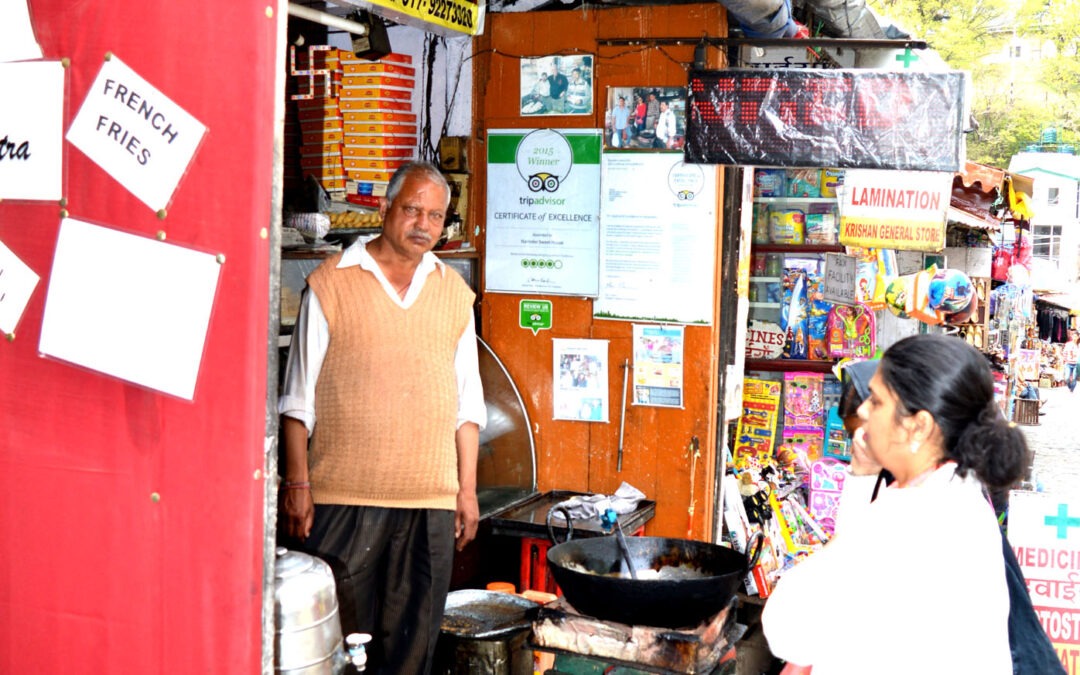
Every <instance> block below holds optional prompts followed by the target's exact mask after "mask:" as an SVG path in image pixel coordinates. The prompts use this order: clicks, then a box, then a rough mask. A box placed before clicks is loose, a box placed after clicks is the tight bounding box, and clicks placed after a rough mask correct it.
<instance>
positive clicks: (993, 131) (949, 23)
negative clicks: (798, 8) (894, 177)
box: [873, 0, 1080, 167]
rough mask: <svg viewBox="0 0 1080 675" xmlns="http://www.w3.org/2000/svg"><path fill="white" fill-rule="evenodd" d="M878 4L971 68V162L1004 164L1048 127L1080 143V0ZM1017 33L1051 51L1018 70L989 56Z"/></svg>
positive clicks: (951, 60)
mask: <svg viewBox="0 0 1080 675" xmlns="http://www.w3.org/2000/svg"><path fill="white" fill-rule="evenodd" d="M873 7H874V9H875V10H876V11H878V13H879V14H881V15H882V16H886V17H889V19H891V20H892V21H894V22H895V23H896V24H897V25H898V26H901V27H902V28H904V29H905V30H907V31H909V32H911V34H912V35H913V36H915V37H917V38H919V39H923V40H925V41H926V42H927V43H928V44H929V46H930V47H931V48H932V49H934V50H935V51H936V52H937V53H938V54H939V55H940V56H941V57H942V59H944V61H945V62H946V63H948V64H949V66H950V67H952V68H954V69H956V70H964V71H968V72H970V73H971V78H972V83H973V90H974V92H973V100H972V102H971V108H972V131H971V133H969V134H968V137H967V147H968V153H967V154H968V158H969V159H970V160H972V161H975V162H979V163H982V164H989V165H991V166H998V167H1006V166H1008V164H1009V159H1010V158H1011V157H1012V155H1014V154H1016V153H1018V152H1021V151H1023V150H1024V149H1025V148H1026V147H1027V146H1028V145H1030V144H1032V143H1037V142H1038V141H1039V138H1040V135H1041V133H1042V131H1043V129H1045V128H1047V127H1054V128H1056V129H1057V130H1058V137H1059V142H1061V143H1071V144H1074V145H1075V144H1076V142H1077V140H1080V114H1078V113H1077V112H1075V111H1074V107H1075V106H1076V101H1077V100H1080V56H1078V51H1077V45H1080V21H1077V20H1076V18H1075V17H1076V16H1077V15H1078V12H1080V0H1020V1H1019V2H1017V1H1014V0H948V1H946V0H878V2H877V4H874V5H873ZM1014 36H1017V37H1024V38H1029V39H1031V40H1034V41H1035V42H1034V43H1035V44H1039V45H1040V46H1041V47H1042V46H1046V45H1052V48H1045V49H1041V53H1042V58H1041V59H1039V60H1038V61H1035V62H1025V64H1024V67H1023V68H1022V69H1017V70H1015V71H1014V70H1012V68H1013V67H1014V66H1015V62H1014V63H1012V64H1010V62H1008V61H1007V60H1002V59H996V60H995V59H993V58H989V57H993V56H994V55H998V54H1003V53H1004V51H1005V47H1006V45H1008V44H1009V43H1010V41H1011V40H1013V38H1014ZM1078 150H1080V148H1078Z"/></svg>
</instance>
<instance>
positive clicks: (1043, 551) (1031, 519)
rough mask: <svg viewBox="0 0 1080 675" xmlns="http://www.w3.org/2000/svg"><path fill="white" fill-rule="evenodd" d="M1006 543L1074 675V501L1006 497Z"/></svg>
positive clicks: (1079, 658) (1078, 624)
mask: <svg viewBox="0 0 1080 675" xmlns="http://www.w3.org/2000/svg"><path fill="white" fill-rule="evenodd" d="M1009 544H1011V545H1012V547H1013V551H1014V552H1015V553H1016V560H1017V561H1018V562H1019V563H1020V568H1021V569H1022V570H1023V572H1024V579H1025V580H1026V581H1027V587H1028V593H1029V594H1030V595H1031V604H1032V605H1034V607H1035V612H1036V613H1037V614H1038V615H1039V621H1040V622H1041V623H1042V627H1043V629H1045V630H1046V634H1047V635H1049V636H1050V642H1052V643H1054V648H1055V649H1056V650H1057V652H1058V656H1059V657H1060V658H1061V663H1062V664H1063V665H1064V666H1065V671H1066V672H1067V673H1069V675H1078V674H1080V500H1077V499H1068V498H1063V497H1058V496H1055V495H1051V494H1045V493H1041V492H1013V493H1011V495H1010V497H1009Z"/></svg>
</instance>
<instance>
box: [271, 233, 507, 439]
mask: <svg viewBox="0 0 1080 675" xmlns="http://www.w3.org/2000/svg"><path fill="white" fill-rule="evenodd" d="M357 265H359V266H360V267H361V268H362V269H365V270H368V271H369V272H371V273H372V274H374V275H375V278H376V279H378V280H379V284H380V285H381V286H382V288H383V290H384V291H386V294H387V295H388V296H389V297H390V299H392V300H393V301H394V302H396V303H397V304H398V306H400V307H402V308H404V309H408V308H409V307H411V306H412V305H413V303H415V302H416V299H417V298H418V297H420V291H421V290H423V288H424V281H425V280H426V279H427V277H428V275H429V274H431V273H432V272H433V271H435V270H438V271H439V273H440V274H446V269H447V268H446V265H445V264H444V263H443V262H442V261H441V260H439V258H438V256H436V255H435V254H434V253H430V252H429V253H425V254H424V257H423V258H422V259H421V260H420V264H419V265H418V266H417V268H416V271H415V272H414V273H413V278H412V283H411V284H410V285H409V290H408V292H407V293H406V294H405V297H404V298H401V297H400V296H399V295H398V294H397V292H396V291H395V290H394V287H393V286H392V285H391V284H390V282H389V280H387V278H386V275H384V274H383V272H382V269H381V268H380V267H379V264H378V263H377V262H375V259H374V258H372V257H371V254H370V253H368V252H367V248H366V246H365V242H363V241H358V242H356V243H355V244H353V245H351V246H349V247H348V248H346V249H345V251H344V253H342V255H341V260H339V261H338V265H337V268H338V269H343V268H346V267H353V266H357ZM454 274H456V272H454ZM329 344H330V326H329V324H328V323H327V321H326V315H325V314H323V310H322V305H320V304H319V298H318V297H317V296H316V295H315V294H314V293H312V292H310V291H308V292H305V293H304V297H303V299H302V300H301V302H300V313H299V314H298V315H297V317H296V325H295V326H294V328H293V334H292V344H291V345H290V347H289V359H288V361H287V362H286V364H285V386H284V388H283V391H282V394H281V396H280V398H278V413H279V414H282V415H286V416H288V417H293V418H296V419H298V420H300V421H302V422H303V423H304V426H306V427H307V430H308V435H309V436H310V435H311V432H312V430H313V429H314V428H315V419H316V417H315V383H316V382H318V380H319V371H320V370H322V364H323V360H324V359H325V358H326V350H327V347H328V346H329ZM454 372H455V373H457V391H458V417H457V426H458V427H460V426H461V425H462V424H464V423H466V422H475V423H476V424H477V425H479V427H480V428H481V429H483V428H484V426H485V425H486V423H487V407H486V406H485V405H484V389H483V386H482V384H481V382H480V369H479V363H478V358H477V354H476V326H475V324H474V323H473V319H472V317H471V316H470V317H469V323H468V324H467V325H466V326H465V331H464V332H463V333H462V334H461V338H460V339H459V340H458V344H457V349H456V350H455V352H454Z"/></svg>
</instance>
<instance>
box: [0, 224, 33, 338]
mask: <svg viewBox="0 0 1080 675" xmlns="http://www.w3.org/2000/svg"><path fill="white" fill-rule="evenodd" d="M39 279H40V277H38V275H37V274H35V273H34V270H32V269H30V268H29V267H28V266H27V265H26V263H24V262H23V261H22V260H20V259H19V257H18V256H16V255H15V254H14V253H12V252H11V249H9V248H8V247H7V246H5V245H4V243H3V242H0V332H3V333H7V334H9V335H10V334H12V333H14V332H15V326H17V325H19V318H20V317H21V316H22V313H23V310H25V309H26V303H27V302H29V301H30V294H31V293H33V292H34V287H35V286H37V282H38V280H39Z"/></svg>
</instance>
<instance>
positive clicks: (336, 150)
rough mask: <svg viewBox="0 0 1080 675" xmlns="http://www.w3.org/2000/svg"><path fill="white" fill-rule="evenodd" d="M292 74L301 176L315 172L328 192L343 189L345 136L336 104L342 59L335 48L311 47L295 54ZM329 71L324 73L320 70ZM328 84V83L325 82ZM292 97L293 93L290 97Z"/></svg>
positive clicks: (342, 191)
mask: <svg viewBox="0 0 1080 675" xmlns="http://www.w3.org/2000/svg"><path fill="white" fill-rule="evenodd" d="M309 68H310V69H311V70H313V71H315V73H317V74H316V75H314V76H313V77H310V76H307V75H293V77H291V78H290V81H292V82H297V83H298V84H297V89H298V92H297V95H298V96H299V97H301V98H299V100H297V101H296V103H297V118H298V120H299V123H300V134H301V144H300V171H301V173H302V174H303V176H304V177H305V178H306V177H307V176H309V175H311V176H315V177H316V178H318V179H319V182H320V183H322V186H323V187H324V188H326V190H327V192H330V193H335V192H336V193H341V194H344V192H345V167H344V165H343V164H342V161H341V143H342V141H343V140H344V137H345V128H344V119H343V118H342V116H341V110H340V108H339V106H338V94H339V91H340V89H341V63H340V61H339V59H338V50H336V49H331V48H327V47H321V46H320V47H315V48H312V49H311V50H310V51H309V52H308V53H307V54H303V53H300V54H295V63H294V65H293V68H292V71H293V73H297V72H300V73H306V72H307V71H308V70H309ZM322 71H329V72H330V77H329V83H328V82H327V77H326V76H325V75H323V74H321V72H322ZM328 84H329V86H327V85H328ZM290 98H292V97H290Z"/></svg>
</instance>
